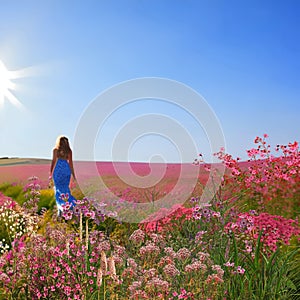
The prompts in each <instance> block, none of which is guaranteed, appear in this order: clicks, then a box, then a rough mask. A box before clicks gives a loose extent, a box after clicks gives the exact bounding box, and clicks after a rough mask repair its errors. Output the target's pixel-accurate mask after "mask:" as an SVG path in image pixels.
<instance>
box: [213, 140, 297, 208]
mask: <svg viewBox="0 0 300 300" xmlns="http://www.w3.org/2000/svg"><path fill="white" fill-rule="evenodd" d="M267 137H268V135H267V134H264V137H263V138H260V137H256V138H255V140H254V143H255V144H257V147H256V148H252V149H250V150H247V154H248V157H249V161H248V163H247V164H246V163H239V158H237V159H234V158H233V157H232V156H231V155H229V154H227V153H225V152H224V150H221V151H219V152H218V153H216V154H215V155H216V156H217V157H218V158H219V159H220V160H221V161H222V162H223V163H224V164H225V166H226V167H227V170H228V172H227V173H226V175H225V176H224V180H223V184H226V183H227V184H228V183H229V184H230V187H231V190H230V193H231V195H232V193H233V192H234V185H235V186H236V193H239V192H240V191H241V190H243V191H247V195H248V197H249V198H252V199H256V201H258V202H259V203H263V202H268V201H270V200H272V199H276V198H278V197H280V198H281V199H287V198H293V197H294V195H296V194H297V193H298V194H299V192H300V176H299V174H300V152H299V145H298V143H297V142H294V143H289V144H288V145H277V146H276V148H275V153H276V152H277V153H280V152H281V155H280V156H278V157H276V156H275V155H273V154H271V146H270V145H268V144H267V142H266V138H267Z"/></svg>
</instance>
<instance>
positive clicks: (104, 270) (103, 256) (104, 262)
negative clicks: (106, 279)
mask: <svg viewBox="0 0 300 300" xmlns="http://www.w3.org/2000/svg"><path fill="white" fill-rule="evenodd" d="M100 268H101V270H102V273H103V274H104V275H106V273H107V258H106V254H105V252H104V251H102V252H101V259H100Z"/></svg>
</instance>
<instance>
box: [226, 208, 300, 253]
mask: <svg viewBox="0 0 300 300" xmlns="http://www.w3.org/2000/svg"><path fill="white" fill-rule="evenodd" d="M225 230H226V231H227V232H230V231H232V232H235V233H236V234H241V233H244V234H247V238H249V239H253V240H254V241H255V240H257V238H258V237H259V235H260V233H262V235H261V242H262V243H263V244H264V246H265V247H266V248H267V249H270V250H272V251H275V250H276V249H277V245H278V243H283V244H287V245H288V244H289V242H290V239H291V238H292V236H299V235H300V229H299V227H298V222H297V221H295V220H292V219H285V218H284V217H282V216H276V215H270V214H268V213H261V214H258V215H255V214H253V212H251V213H242V214H240V215H239V216H238V219H237V221H236V222H231V223H228V224H227V225H226V226H225ZM247 245H248V244H247ZM247 245H246V246H247ZM248 246H249V245H248ZM249 247H250V246H249ZM246 250H247V249H246ZM247 252H249V251H247Z"/></svg>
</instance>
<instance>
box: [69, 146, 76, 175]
mask: <svg viewBox="0 0 300 300" xmlns="http://www.w3.org/2000/svg"><path fill="white" fill-rule="evenodd" d="M68 160H69V165H70V169H71V173H72V176H73V179H74V180H76V176H75V172H74V166H73V156H72V150H71V151H70V153H69V159H68Z"/></svg>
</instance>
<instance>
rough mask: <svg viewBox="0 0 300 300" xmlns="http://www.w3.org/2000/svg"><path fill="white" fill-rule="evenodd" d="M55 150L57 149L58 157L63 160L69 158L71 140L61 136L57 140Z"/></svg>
mask: <svg viewBox="0 0 300 300" xmlns="http://www.w3.org/2000/svg"><path fill="white" fill-rule="evenodd" d="M55 148H56V149H57V156H58V157H61V158H68V156H69V153H70V152H71V147H70V144H69V140H68V138H67V137H65V136H59V137H58V138H57V140H56V146H55Z"/></svg>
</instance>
